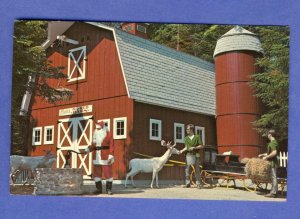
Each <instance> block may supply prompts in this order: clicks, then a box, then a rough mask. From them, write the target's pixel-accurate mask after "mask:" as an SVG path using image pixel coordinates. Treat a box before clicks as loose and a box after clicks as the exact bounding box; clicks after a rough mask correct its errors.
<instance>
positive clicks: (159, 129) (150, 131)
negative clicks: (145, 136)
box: [149, 119, 161, 141]
mask: <svg viewBox="0 0 300 219" xmlns="http://www.w3.org/2000/svg"><path fill="white" fill-rule="evenodd" d="M153 123H155V124H158V136H152V124H153ZM149 139H150V140H154V141H161V120H158V119H150V120H149Z"/></svg>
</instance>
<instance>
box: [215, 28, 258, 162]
mask: <svg viewBox="0 0 300 219" xmlns="http://www.w3.org/2000/svg"><path fill="white" fill-rule="evenodd" d="M261 55H262V47H261V43H260V40H259V39H258V37H257V36H256V35H255V34H254V33H252V32H250V31H247V30H245V29H244V28H242V27H240V26H236V27H234V28H233V29H231V30H230V31H228V32H227V33H226V34H224V35H223V36H222V37H220V39H219V40H218V41H217V45H216V48H215V51H214V59H215V71H216V122H217V142H218V150H219V153H223V152H225V151H232V153H233V154H236V155H240V159H241V158H244V157H249V158H250V157H255V156H257V155H258V154H259V153H260V152H261V148H262V147H263V139H262V137H261V136H260V135H259V134H258V133H257V132H256V130H255V129H254V126H253V124H252V122H253V121H255V120H256V119H257V118H258V117H259V116H260V115H261V103H260V101H259V100H258V99H257V98H256V97H255V96H254V90H253V89H252V88H251V87H250V85H249V81H250V80H251V79H250V76H251V75H252V74H253V73H255V72H257V70H258V69H257V67H256V66H255V61H256V58H257V57H259V56H261Z"/></svg>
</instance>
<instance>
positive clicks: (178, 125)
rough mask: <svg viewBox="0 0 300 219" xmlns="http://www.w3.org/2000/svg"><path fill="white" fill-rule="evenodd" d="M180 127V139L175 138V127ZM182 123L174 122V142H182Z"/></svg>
mask: <svg viewBox="0 0 300 219" xmlns="http://www.w3.org/2000/svg"><path fill="white" fill-rule="evenodd" d="M177 127H179V128H181V136H182V137H181V139H177V138H176V128H177ZM184 133H185V132H184V124H182V123H176V122H174V142H176V143H184Z"/></svg>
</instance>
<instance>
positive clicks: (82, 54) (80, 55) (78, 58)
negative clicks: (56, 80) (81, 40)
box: [68, 46, 86, 82]
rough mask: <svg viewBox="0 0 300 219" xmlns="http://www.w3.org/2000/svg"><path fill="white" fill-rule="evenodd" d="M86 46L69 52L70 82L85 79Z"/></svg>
mask: <svg viewBox="0 0 300 219" xmlns="http://www.w3.org/2000/svg"><path fill="white" fill-rule="evenodd" d="M85 71H86V46H82V47H79V48H75V49H71V50H69V58H68V82H72V81H76V80H81V79H85V75H86V72H85Z"/></svg>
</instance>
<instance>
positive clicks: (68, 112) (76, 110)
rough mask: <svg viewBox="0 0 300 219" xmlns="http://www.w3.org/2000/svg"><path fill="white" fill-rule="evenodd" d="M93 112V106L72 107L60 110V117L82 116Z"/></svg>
mask: <svg viewBox="0 0 300 219" xmlns="http://www.w3.org/2000/svg"><path fill="white" fill-rule="evenodd" d="M92 111H93V105H86V106H79V107H72V108H67V109H61V110H59V116H67V115H74V114H80V113H89V112H92Z"/></svg>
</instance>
